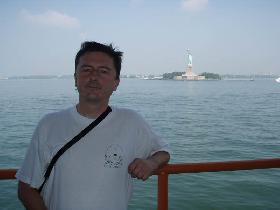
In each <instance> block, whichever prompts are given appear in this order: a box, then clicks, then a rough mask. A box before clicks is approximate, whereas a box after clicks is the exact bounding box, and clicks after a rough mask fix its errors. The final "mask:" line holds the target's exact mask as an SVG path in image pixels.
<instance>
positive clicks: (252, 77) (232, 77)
mask: <svg viewBox="0 0 280 210" xmlns="http://www.w3.org/2000/svg"><path fill="white" fill-rule="evenodd" d="M120 77H121V78H127V79H144V80H145V79H148V80H173V79H162V78H159V76H154V75H149V76H146V75H121V76H120ZM278 77H279V75H266V74H265V75H262V74H256V75H231V74H226V75H221V80H251V81H253V80H258V79H277V78H278ZM73 78H74V76H73V75H27V76H11V77H0V80H22V79H73ZM210 80H211V79H210ZM206 81H207V79H206Z"/></svg>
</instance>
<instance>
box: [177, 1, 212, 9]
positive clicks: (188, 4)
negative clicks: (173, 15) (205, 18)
mask: <svg viewBox="0 0 280 210" xmlns="http://www.w3.org/2000/svg"><path fill="white" fill-rule="evenodd" d="M207 4H208V0H183V1H182V7H183V9H185V10H187V11H194V12H196V11H201V10H203V9H205V8H206V7H207Z"/></svg>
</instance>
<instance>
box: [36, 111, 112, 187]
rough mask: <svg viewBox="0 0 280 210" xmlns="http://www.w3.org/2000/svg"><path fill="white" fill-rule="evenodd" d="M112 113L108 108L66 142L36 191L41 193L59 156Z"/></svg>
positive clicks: (55, 156) (54, 157)
mask: <svg viewBox="0 0 280 210" xmlns="http://www.w3.org/2000/svg"><path fill="white" fill-rule="evenodd" d="M111 111H112V109H111V107H110V106H108V107H107V109H106V110H105V111H104V112H103V113H102V114H101V115H100V116H99V117H98V118H96V120H94V121H93V122H92V123H90V124H89V125H88V126H87V127H86V128H85V129H83V130H82V131H81V132H80V133H79V134H77V135H76V136H75V137H74V138H73V139H72V140H71V141H69V142H67V143H66V144H65V145H64V146H63V147H62V148H60V150H58V152H57V153H56V154H55V155H54V156H53V158H52V160H51V162H50V164H49V165H48V168H47V170H46V172H45V175H44V178H45V180H44V182H43V183H42V185H41V186H40V187H39V189H38V191H39V192H41V191H42V189H43V186H44V185H45V183H46V181H47V180H48V178H49V176H50V174H51V171H52V169H53V167H54V164H55V163H56V161H57V160H58V159H59V158H60V156H61V155H62V154H63V153H64V152H65V151H66V150H68V149H69V148H70V147H72V146H73V145H74V144H75V143H77V142H78V141H79V140H80V139H81V138H83V137H84V136H85V135H86V134H87V133H88V132H90V131H91V130H92V129H93V128H94V127H96V126H97V125H98V124H99V123H100V122H101V121H102V120H104V119H105V118H106V117H107V115H108V114H109V113H110V112H111Z"/></svg>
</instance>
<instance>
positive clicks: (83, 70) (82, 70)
mask: <svg viewBox="0 0 280 210" xmlns="http://www.w3.org/2000/svg"><path fill="white" fill-rule="evenodd" d="M90 71H91V69H89V68H84V69H81V72H83V73H88V72H90Z"/></svg>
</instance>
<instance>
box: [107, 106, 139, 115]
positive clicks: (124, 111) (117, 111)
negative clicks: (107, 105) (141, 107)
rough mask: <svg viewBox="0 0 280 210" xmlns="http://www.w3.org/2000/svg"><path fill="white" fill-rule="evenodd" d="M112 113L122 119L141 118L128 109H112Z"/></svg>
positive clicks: (135, 112)
mask: <svg viewBox="0 0 280 210" xmlns="http://www.w3.org/2000/svg"><path fill="white" fill-rule="evenodd" d="M112 110H113V112H114V113H115V114H116V115H118V116H123V117H141V115H140V114H139V113H138V112H137V111H135V110H133V109H128V108H120V107H115V106H113V107H112Z"/></svg>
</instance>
